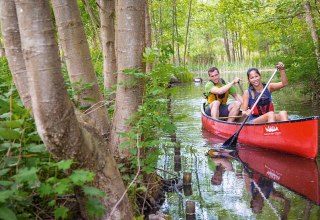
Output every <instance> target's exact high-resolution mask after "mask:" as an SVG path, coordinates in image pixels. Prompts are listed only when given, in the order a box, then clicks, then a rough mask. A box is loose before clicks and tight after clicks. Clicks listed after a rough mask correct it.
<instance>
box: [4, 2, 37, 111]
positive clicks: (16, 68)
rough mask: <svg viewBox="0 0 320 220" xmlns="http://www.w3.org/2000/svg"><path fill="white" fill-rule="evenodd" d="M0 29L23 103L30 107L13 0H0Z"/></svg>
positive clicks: (25, 70) (26, 77)
mask: <svg viewBox="0 0 320 220" xmlns="http://www.w3.org/2000/svg"><path fill="white" fill-rule="evenodd" d="M0 15H1V22H0V23H1V30H2V37H3V40H4V45H5V48H6V56H7V59H8V63H9V68H10V71H11V73H12V75H13V80H14V83H15V85H16V88H17V91H18V93H19V96H20V98H21V100H22V103H23V105H24V106H25V107H26V108H27V109H29V108H31V97H30V93H29V86H28V76H27V69H26V65H25V63H24V59H23V55H22V51H21V41H20V33H19V26H18V19H17V13H16V5H15V3H14V0H0Z"/></svg>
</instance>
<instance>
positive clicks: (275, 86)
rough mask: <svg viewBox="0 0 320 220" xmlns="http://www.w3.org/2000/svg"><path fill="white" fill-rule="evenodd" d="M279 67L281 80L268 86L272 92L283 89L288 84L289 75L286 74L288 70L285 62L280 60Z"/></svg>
mask: <svg viewBox="0 0 320 220" xmlns="http://www.w3.org/2000/svg"><path fill="white" fill-rule="evenodd" d="M277 68H278V70H279V72H280V78H281V82H278V83H270V84H269V86H268V89H269V91H270V92H273V91H276V90H279V89H282V88H283V87H286V86H287V85H288V79H287V75H286V71H285V69H284V65H283V63H281V62H279V63H278V65H277Z"/></svg>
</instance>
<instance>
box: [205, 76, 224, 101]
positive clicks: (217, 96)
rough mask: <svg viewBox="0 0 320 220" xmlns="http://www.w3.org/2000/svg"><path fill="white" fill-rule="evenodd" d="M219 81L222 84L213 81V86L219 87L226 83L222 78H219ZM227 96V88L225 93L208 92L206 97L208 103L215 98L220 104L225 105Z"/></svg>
mask: <svg viewBox="0 0 320 220" xmlns="http://www.w3.org/2000/svg"><path fill="white" fill-rule="evenodd" d="M220 81H221V83H222V84H214V83H213V82H212V83H213V84H214V86H216V87H218V88H220V87H222V86H224V85H225V84H226V82H225V81H224V80H223V79H220ZM228 96H229V90H228V91H227V92H226V93H224V94H221V95H218V94H213V93H210V92H209V94H208V98H207V99H208V103H209V104H210V103H211V102H213V101H215V100H218V101H219V102H220V103H221V104H223V105H225V104H227V101H228Z"/></svg>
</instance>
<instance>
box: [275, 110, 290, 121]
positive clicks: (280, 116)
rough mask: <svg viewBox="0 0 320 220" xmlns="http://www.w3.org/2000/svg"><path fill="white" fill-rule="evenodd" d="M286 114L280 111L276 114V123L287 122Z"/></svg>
mask: <svg viewBox="0 0 320 220" xmlns="http://www.w3.org/2000/svg"><path fill="white" fill-rule="evenodd" d="M288 120H289V119H288V113H287V111H280V112H279V113H278V114H276V121H288Z"/></svg>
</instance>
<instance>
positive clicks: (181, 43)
mask: <svg viewBox="0 0 320 220" xmlns="http://www.w3.org/2000/svg"><path fill="white" fill-rule="evenodd" d="M84 2H86V3H88V5H87V6H86V5H85V4H84ZM307 2H309V3H310V4H311V8H312V16H313V18H314V22H315V27H316V28H317V27H319V25H320V24H319V21H320V19H319V16H320V13H319V7H320V2H319V1H312V2H311V1H298V0H237V1H234V0H223V1H222V0H149V14H150V19H151V28H152V48H146V50H145V53H144V60H145V61H146V62H150V63H153V64H154V66H153V69H152V71H151V72H150V74H147V75H145V74H143V73H141V72H140V71H139V70H136V69H131V70H127V71H126V72H125V73H126V74H129V75H132V76H134V77H138V78H139V77H141V78H143V80H144V81H145V82H146V86H145V89H146V91H145V93H144V97H143V104H142V105H141V106H140V107H139V109H138V111H137V113H136V114H135V115H133V116H132V117H131V118H130V121H128V123H130V124H132V125H133V126H132V129H131V131H130V132H128V133H126V134H123V135H124V136H126V137H127V138H128V142H125V143H122V146H121V147H126V145H129V144H135V142H136V140H137V136H138V137H139V140H140V139H143V142H141V143H139V147H141V148H146V149H148V148H150V146H157V145H158V144H159V136H158V135H157V134H159V132H160V133H161V132H163V133H167V134H168V133H169V134H170V133H173V132H174V130H175V126H174V125H173V124H172V121H171V119H170V117H169V115H168V114H167V113H168V112H167V101H168V96H169V95H170V92H172V90H170V89H168V84H169V82H170V80H171V79H172V77H173V76H175V77H176V78H178V81H180V82H183V81H191V80H192V75H191V74H190V72H193V71H199V70H200V71H204V72H205V71H206V69H207V68H208V67H209V66H218V67H221V66H227V67H229V68H234V67H235V66H245V65H248V68H249V67H251V66H256V67H258V68H260V67H270V68H273V67H274V65H275V63H277V62H278V61H282V62H284V63H285V64H286V68H287V73H288V76H289V79H290V82H292V83H296V84H299V85H300V84H302V85H303V86H304V87H303V91H304V93H305V94H310V95H311V97H313V98H315V99H319V95H320V91H319V88H320V74H319V69H318V64H317V54H316V47H317V46H318V47H319V45H316V44H315V42H314V39H313V38H312V35H311V33H312V32H311V31H312V30H310V28H309V26H308V25H307V22H306V15H305V9H304V6H305V4H306V3H307ZM78 3H79V7H80V11H81V16H82V21H83V24H84V27H85V30H86V35H87V39H88V42H89V45H90V50H91V55H92V61H93V65H94V68H95V72H96V74H97V77H98V80H99V83H100V88H101V91H103V92H104V94H105V96H107V95H112V94H114V93H115V90H113V91H106V90H104V88H103V76H102V62H103V55H102V51H101V46H100V42H99V22H98V21H97V20H96V18H93V17H91V16H90V15H89V13H88V11H89V10H91V11H92V12H93V14H94V15H96V17H97V19H99V17H98V6H97V4H96V2H95V1H94V0H90V1H89V0H88V1H78ZM188 16H189V18H188ZM188 21H189V22H188ZM316 31H318V29H316ZM0 39H1V38H0ZM1 45H3V42H2V39H1ZM318 49H319V48H318ZM63 68H64V70H65V67H63ZM0 73H1V75H0V82H1V83H0V92H1V93H0V156H1V161H0V189H1V192H0V219H1V218H3V217H2V216H1V215H4V214H6V216H11V219H16V218H17V217H18V218H31V217H34V216H33V214H30V213H33V212H32V211H30V210H35V209H36V210H40V211H38V213H37V214H38V215H42V216H45V215H46V214H47V213H48V210H49V211H50V212H52V213H54V214H53V215H54V217H55V218H67V216H69V217H70V215H71V214H70V212H72V207H71V206H67V205H62V203H63V202H65V203H68V202H69V201H70V204H72V201H73V200H74V194H73V193H72V191H73V190H74V188H81V190H82V191H83V192H84V193H85V194H86V196H87V198H88V202H87V205H88V207H87V208H88V210H91V211H92V212H89V214H91V216H92V217H94V216H99V215H102V213H103V211H104V209H103V207H101V205H100V204H99V203H98V202H97V199H96V198H101V197H103V196H104V193H103V192H101V191H99V190H98V189H97V188H94V187H90V186H88V185H86V183H89V185H90V182H91V181H92V179H93V178H94V175H95V174H93V173H90V172H88V171H86V170H73V169H72V164H73V162H72V161H69V160H66V161H60V162H54V161H53V160H52V158H51V156H50V154H49V153H48V151H47V150H46V148H45V146H44V145H43V143H42V141H41V139H40V137H39V136H38V134H37V132H36V127H35V124H34V121H33V119H32V117H31V115H30V112H29V111H28V110H26V109H24V108H23V107H22V103H21V101H20V99H19V97H18V95H17V92H16V90H15V87H14V85H13V82H12V77H11V74H10V72H9V67H8V64H7V61H6V59H5V58H4V57H3V58H1V59H0ZM67 85H68V89H69V90H68V91H69V93H70V94H69V95H70V97H71V99H72V98H73V97H74V95H75V94H76V93H77V91H74V90H72V89H71V87H70V84H67ZM85 86H90V85H85ZM155 97H157V98H155ZM75 104H76V103H75ZM112 106H113V105H112V104H111V105H110V106H109V109H108V110H109V113H110V114H112V111H113V107H112ZM137 149H138V148H135V149H132V152H131V153H132V154H133V155H135V154H136V153H137V152H136V151H137ZM155 150H156V148H155ZM154 152H155V151H153V154H152V156H149V157H146V158H141V159H142V161H138V159H140V158H136V157H132V158H131V161H130V162H131V164H132V166H133V167H129V168H125V167H124V166H123V164H119V168H120V170H121V171H122V172H123V173H127V170H128V169H133V170H134V169H136V168H137V166H138V163H142V164H143V171H144V172H146V173H151V172H152V171H154V167H155V164H156V161H157V159H158V158H157V157H158V154H156V153H154ZM66 173H68V175H65V174H66ZM26 176H28V178H26ZM84 177H85V178H84ZM131 179H132V176H128V175H124V181H125V183H126V184H128V183H129V181H130V180H131ZM132 191H134V190H132ZM62 197H63V200H62V199H61V198H62ZM65 203H64V204H65ZM8 204H9V205H8ZM47 204H49V206H47ZM8 207H11V208H8ZM12 207H13V208H12ZM17 213H18V214H17ZM49 215H50V214H49Z"/></svg>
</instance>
